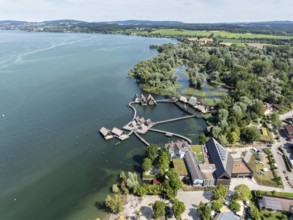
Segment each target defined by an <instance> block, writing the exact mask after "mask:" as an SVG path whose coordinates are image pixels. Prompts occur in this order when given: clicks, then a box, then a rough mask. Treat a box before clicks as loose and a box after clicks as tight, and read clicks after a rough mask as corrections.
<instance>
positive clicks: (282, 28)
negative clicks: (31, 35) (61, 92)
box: [0, 19, 293, 35]
mask: <svg viewBox="0 0 293 220" xmlns="http://www.w3.org/2000/svg"><path fill="white" fill-rule="evenodd" d="M134 27H135V28H137V27H141V28H146V29H149V28H176V29H186V30H223V31H229V32H236V33H247V32H249V33H257V34H271V35H293V21H263V22H237V23H184V22H179V21H148V20H125V21H106V22H86V21H78V20H70V19H65V20H53V21H43V22H26V21H12V20H6V21H0V29H2V30H22V31H36V32H42V31H48V32H86V33H113V32H115V31H123V30H127V29H131V28H134Z"/></svg>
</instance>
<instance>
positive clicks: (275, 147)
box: [272, 142, 292, 191]
mask: <svg viewBox="0 0 293 220" xmlns="http://www.w3.org/2000/svg"><path fill="white" fill-rule="evenodd" d="M281 144H282V143H281V142H278V143H275V144H273V146H272V153H273V155H274V158H275V161H276V164H277V165H278V175H279V176H280V177H281V178H282V181H283V184H284V190H286V191H292V188H291V187H290V186H289V184H288V182H287V180H286V179H285V174H284V173H283V171H286V172H287V168H286V164H285V162H284V159H283V157H282V156H281V155H280V154H278V153H277V152H278V151H279V150H278V147H280V146H281Z"/></svg>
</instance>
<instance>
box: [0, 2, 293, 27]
mask: <svg viewBox="0 0 293 220" xmlns="http://www.w3.org/2000/svg"><path fill="white" fill-rule="evenodd" d="M0 3H1V9H0V20H1V21H2V20H12V21H28V22H43V21H54V20H78V21H85V22H111V21H127V20H145V21H179V22H184V23H250V22H263V21H292V20H293V15H292V9H293V2H292V1H291V0H258V1H257V2H255V1H254V0H238V1H237V2H235V1H233V0H209V1H206V0H162V1H160V2H157V1H155V0H148V1H142V0H125V1H123V2H121V1H117V0H108V1H104V0H83V1H81V0H40V1H38V2H35V1H32V0H15V1H13V2H12V1H11V2H10V1H9V2H7V1H4V0H0Z"/></svg>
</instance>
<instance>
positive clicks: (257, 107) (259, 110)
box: [252, 99, 264, 117]
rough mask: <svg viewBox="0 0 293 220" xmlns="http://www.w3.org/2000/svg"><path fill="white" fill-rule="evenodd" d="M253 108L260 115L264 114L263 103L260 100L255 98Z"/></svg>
mask: <svg viewBox="0 0 293 220" xmlns="http://www.w3.org/2000/svg"><path fill="white" fill-rule="evenodd" d="M252 110H253V111H254V112H255V114H257V116H258V117H261V116H263V114H264V111H263V103H262V101H260V100H257V99H256V100H254V105H252Z"/></svg>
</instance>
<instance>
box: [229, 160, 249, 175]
mask: <svg viewBox="0 0 293 220" xmlns="http://www.w3.org/2000/svg"><path fill="white" fill-rule="evenodd" d="M252 175H253V171H252V170H251V169H250V167H249V166H248V164H247V163H246V162H245V161H244V160H243V159H234V160H233V169H232V177H234V178H246V177H248V178H252Z"/></svg>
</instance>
